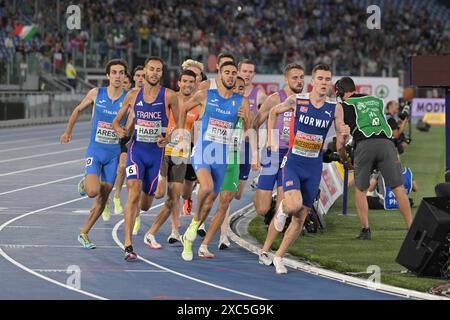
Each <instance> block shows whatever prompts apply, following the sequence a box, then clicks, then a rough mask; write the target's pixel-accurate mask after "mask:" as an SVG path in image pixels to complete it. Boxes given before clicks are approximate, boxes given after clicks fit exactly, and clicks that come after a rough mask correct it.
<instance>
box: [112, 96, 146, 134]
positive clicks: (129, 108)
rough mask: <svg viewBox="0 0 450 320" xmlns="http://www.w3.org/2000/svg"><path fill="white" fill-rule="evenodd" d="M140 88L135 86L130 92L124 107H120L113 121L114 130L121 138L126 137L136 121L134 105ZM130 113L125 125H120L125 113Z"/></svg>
mask: <svg viewBox="0 0 450 320" xmlns="http://www.w3.org/2000/svg"><path fill="white" fill-rule="evenodd" d="M139 90H140V89H139V88H135V89H133V90H132V91H130V92H128V93H127V95H126V96H125V98H124V99H123V102H122V107H121V108H120V110H119V112H118V113H117V115H116V117H115V118H114V120H113V122H112V126H113V129H114V131H116V134H117V136H118V137H119V138H123V137H126V136H128V135H129V134H130V132H129V129H130V127H131V124H132V123H134V121H132V120H134V110H133V106H134V103H135V101H136V97H137V94H138V92H139ZM127 113H128V119H127V123H126V124H125V126H121V125H120V121H121V120H122V119H123V117H125V115H126V114H127Z"/></svg>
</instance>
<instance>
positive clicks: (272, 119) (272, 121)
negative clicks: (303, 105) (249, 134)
mask: <svg viewBox="0 0 450 320" xmlns="http://www.w3.org/2000/svg"><path fill="white" fill-rule="evenodd" d="M295 104H296V95H295V94H293V95H291V96H289V97H288V98H287V99H286V100H285V101H284V102H282V103H280V104H277V105H276V106H275V107H273V108H272V110H270V113H269V119H268V120H267V130H268V133H267V147H268V148H273V149H276V148H277V147H276V145H277V142H276V140H277V139H275V137H272V133H274V132H275V126H276V124H277V117H278V115H279V114H281V113H284V112H286V111H289V110H291V111H293V112H294V113H295ZM292 116H294V114H293V115H292Z"/></svg>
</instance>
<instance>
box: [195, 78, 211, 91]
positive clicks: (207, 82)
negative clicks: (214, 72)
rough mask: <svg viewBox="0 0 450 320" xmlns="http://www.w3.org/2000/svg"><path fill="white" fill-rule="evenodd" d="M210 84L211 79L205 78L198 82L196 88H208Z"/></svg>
mask: <svg viewBox="0 0 450 320" xmlns="http://www.w3.org/2000/svg"><path fill="white" fill-rule="evenodd" d="M210 85H211V80H205V81H202V82H200V84H199V86H198V90H208V89H209V87H210Z"/></svg>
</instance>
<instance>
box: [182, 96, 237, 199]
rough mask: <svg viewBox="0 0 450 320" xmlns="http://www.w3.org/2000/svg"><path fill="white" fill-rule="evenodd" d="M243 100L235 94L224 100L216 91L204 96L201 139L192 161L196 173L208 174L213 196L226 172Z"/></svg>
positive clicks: (198, 140)
mask: <svg viewBox="0 0 450 320" xmlns="http://www.w3.org/2000/svg"><path fill="white" fill-rule="evenodd" d="M242 100H243V98H242V96H240V95H239V94H237V93H233V95H232V96H231V98H229V99H225V98H223V97H221V96H220V94H219V91H218V90H217V89H210V90H208V93H207V96H206V106H205V111H204V114H203V117H202V120H201V121H202V124H201V135H200V137H199V138H198V139H197V141H196V143H195V146H194V148H193V150H192V156H191V159H192V166H193V167H194V170H195V172H196V173H197V172H198V171H199V170H200V169H203V168H206V169H207V170H208V171H209V172H210V173H211V176H212V178H213V182H214V192H215V193H219V192H220V188H221V186H222V182H223V178H224V176H225V173H226V171H227V162H228V152H229V150H228V149H229V147H230V145H231V143H232V139H231V138H232V134H233V129H234V126H235V125H236V122H237V118H238V117H237V114H238V110H239V108H240V107H241V104H242Z"/></svg>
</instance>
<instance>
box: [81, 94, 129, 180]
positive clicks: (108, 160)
mask: <svg viewBox="0 0 450 320" xmlns="http://www.w3.org/2000/svg"><path fill="white" fill-rule="evenodd" d="M126 94H127V92H126V91H125V90H124V91H123V93H122V95H121V96H120V97H119V98H118V99H117V100H115V101H112V100H111V99H110V98H109V96H108V88H106V87H100V88H98V93H97V98H96V99H95V104H94V107H93V115H92V128H91V138H90V140H89V145H88V147H87V150H86V170H85V176H87V175H89V174H95V175H96V176H99V177H100V179H101V180H102V181H103V182H106V183H110V184H114V181H115V180H116V174H117V166H118V163H119V157H120V145H119V138H118V137H117V135H116V133H115V132H114V129H113V127H112V122H113V120H114V118H115V117H116V115H117V113H118V112H119V110H120V108H121V106H122V102H123V99H124V98H125V96H126ZM121 124H122V125H124V124H125V123H124V121H122V122H121Z"/></svg>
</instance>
